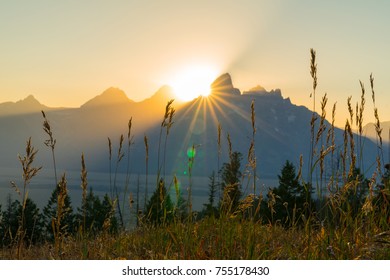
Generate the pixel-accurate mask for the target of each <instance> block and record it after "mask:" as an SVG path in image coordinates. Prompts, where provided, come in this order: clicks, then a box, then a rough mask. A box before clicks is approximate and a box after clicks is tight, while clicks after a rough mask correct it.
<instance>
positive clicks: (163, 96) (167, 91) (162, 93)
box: [143, 85, 178, 104]
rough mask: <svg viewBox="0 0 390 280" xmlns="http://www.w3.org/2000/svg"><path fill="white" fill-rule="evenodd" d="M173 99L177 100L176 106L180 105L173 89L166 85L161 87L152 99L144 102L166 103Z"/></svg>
mask: <svg viewBox="0 0 390 280" xmlns="http://www.w3.org/2000/svg"><path fill="white" fill-rule="evenodd" d="M171 99H175V104H177V103H178V102H177V101H176V96H175V94H174V93H173V90H172V88H171V87H170V86H168V85H165V86H162V87H160V88H159V89H158V90H157V91H156V92H155V93H154V94H153V95H152V96H151V97H150V98H148V99H145V100H144V101H143V102H156V103H165V102H167V101H169V100H171Z"/></svg>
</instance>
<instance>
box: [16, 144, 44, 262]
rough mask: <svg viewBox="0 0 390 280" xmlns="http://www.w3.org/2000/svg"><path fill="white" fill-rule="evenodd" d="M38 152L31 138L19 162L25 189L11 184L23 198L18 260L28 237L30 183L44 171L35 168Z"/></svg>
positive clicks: (17, 235)
mask: <svg viewBox="0 0 390 280" xmlns="http://www.w3.org/2000/svg"><path fill="white" fill-rule="evenodd" d="M37 152H38V151H37V150H36V149H35V148H34V147H33V146H32V143H31V137H30V138H29V139H28V140H27V142H26V155H24V156H21V155H18V158H19V162H20V164H21V165H22V178H23V189H22V191H20V189H19V187H18V186H17V185H16V183H15V182H11V186H12V187H13V188H14V190H15V191H16V192H17V193H18V194H20V195H21V198H22V211H21V215H20V219H19V226H18V230H17V233H16V241H17V258H18V259H20V257H21V253H22V249H23V244H24V242H25V235H26V225H25V211H26V203H27V199H28V194H29V189H28V186H29V183H30V182H31V180H32V179H33V178H34V177H35V176H36V175H37V174H38V172H39V171H40V170H41V169H42V167H33V166H32V164H33V163H34V160H35V156H36V154H37Z"/></svg>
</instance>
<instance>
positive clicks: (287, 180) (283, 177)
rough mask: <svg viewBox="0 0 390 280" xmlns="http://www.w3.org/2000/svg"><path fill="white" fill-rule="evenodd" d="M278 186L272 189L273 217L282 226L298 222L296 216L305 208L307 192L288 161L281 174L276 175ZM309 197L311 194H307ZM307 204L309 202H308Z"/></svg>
mask: <svg viewBox="0 0 390 280" xmlns="http://www.w3.org/2000/svg"><path fill="white" fill-rule="evenodd" d="M278 178H279V186H278V187H277V188H275V189H273V195H275V198H276V199H275V205H274V206H273V207H274V210H275V212H274V214H273V219H274V220H275V221H277V220H279V221H280V222H281V223H282V224H283V225H284V226H291V225H293V224H294V225H295V224H297V223H299V219H298V217H300V215H301V214H302V213H303V211H304V210H305V206H304V203H305V202H306V200H307V192H306V190H305V188H304V186H303V185H301V184H300V183H299V180H298V178H297V175H296V172H295V167H294V165H293V164H292V163H291V162H290V161H288V160H287V161H286V163H285V164H284V166H283V168H282V170H281V174H280V175H278ZM309 199H311V195H309ZM308 205H309V203H308Z"/></svg>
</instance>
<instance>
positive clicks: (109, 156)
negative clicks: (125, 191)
mask: <svg viewBox="0 0 390 280" xmlns="http://www.w3.org/2000/svg"><path fill="white" fill-rule="evenodd" d="M107 139H108V160H109V174H110V197H111V200H113V199H114V192H113V189H112V170H111V160H112V142H111V139H110V137H107Z"/></svg>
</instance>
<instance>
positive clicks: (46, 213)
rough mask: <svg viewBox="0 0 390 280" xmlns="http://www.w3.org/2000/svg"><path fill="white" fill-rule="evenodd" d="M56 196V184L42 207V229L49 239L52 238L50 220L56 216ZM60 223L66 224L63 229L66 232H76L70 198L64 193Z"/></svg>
mask: <svg viewBox="0 0 390 280" xmlns="http://www.w3.org/2000/svg"><path fill="white" fill-rule="evenodd" d="M57 197H58V185H57V187H56V188H55V189H54V190H53V192H52V193H51V196H50V198H49V200H48V202H47V204H46V206H45V207H44V208H43V221H44V229H45V232H46V238H47V239H49V240H53V239H54V234H53V226H52V220H53V218H56V216H57ZM61 224H63V225H65V226H66V228H65V229H66V232H67V233H68V234H73V233H75V232H76V225H75V215H74V213H73V208H72V203H71V199H70V197H69V195H68V194H66V196H65V199H64V207H63V213H62V219H61Z"/></svg>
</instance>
